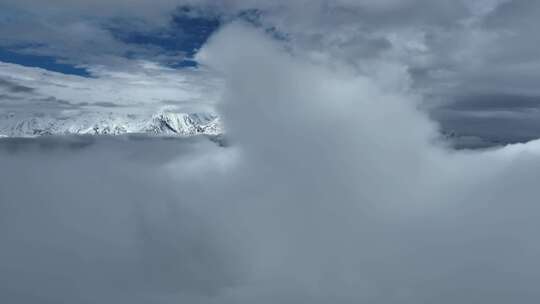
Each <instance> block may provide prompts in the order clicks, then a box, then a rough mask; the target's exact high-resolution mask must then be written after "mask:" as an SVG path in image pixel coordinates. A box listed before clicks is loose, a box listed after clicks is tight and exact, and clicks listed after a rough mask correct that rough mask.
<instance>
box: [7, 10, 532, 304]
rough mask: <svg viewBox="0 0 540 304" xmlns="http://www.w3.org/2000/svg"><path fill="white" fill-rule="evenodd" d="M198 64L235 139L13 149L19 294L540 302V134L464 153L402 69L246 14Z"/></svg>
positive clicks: (10, 193)
mask: <svg viewBox="0 0 540 304" xmlns="http://www.w3.org/2000/svg"><path fill="white" fill-rule="evenodd" d="M387 3H389V5H390V4H391V3H394V2H392V1H389V2H387ZM382 8H384V6H383V7H382ZM382 8H381V9H382ZM198 60H199V61H200V62H201V63H202V64H203V65H204V66H206V67H207V68H208V69H212V70H214V71H216V73H219V74H220V75H222V76H223V79H224V81H225V88H224V92H223V96H222V98H221V104H220V106H219V107H220V111H221V113H222V115H223V117H224V121H225V124H226V128H227V130H228V132H229V136H230V144H231V146H230V147H228V148H221V147H217V146H215V145H214V144H212V143H210V142H207V141H204V140H198V139H192V140H191V141H188V142H184V143H182V142H177V141H157V142H155V141H153V142H151V144H149V142H140V141H135V142H133V141H123V140H118V141H110V140H106V139H94V140H95V142H93V144H92V141H91V142H89V143H88V142H85V141H83V142H81V139H75V140H74V141H69V139H64V141H66V140H67V142H64V144H62V145H58V144H52V143H50V142H48V140H47V139H42V140H41V141H31V142H29V143H28V142H22V143H21V142H18V141H13V140H12V141H8V142H3V144H2V147H3V149H2V154H1V156H0V161H1V167H2V168H4V170H2V171H1V172H0V202H1V203H0V208H1V210H2V212H0V214H2V216H3V218H2V221H0V223H2V224H1V225H3V229H0V231H2V233H1V234H0V242H1V243H2V248H8V249H7V250H3V251H2V252H1V253H0V269H2V271H0V282H2V284H0V286H2V287H1V289H0V292H2V294H3V297H4V298H5V299H9V302H10V303H26V302H28V301H33V302H36V301H37V302H43V303H48V302H51V303H56V302H59V301H60V302H61V301H69V302H70V303H96V302H99V303H118V302H129V303H148V302H153V303H177V302H189V303H276V302H279V303H329V302H331V303H358V302H369V303H411V304H412V303H432V302H436V303H442V304H445V303H449V304H450V303H478V302H481V303H484V302H486V303H508V302H533V301H535V300H536V299H538V297H539V296H540V294H539V292H538V289H537V287H536V285H537V284H536V282H537V280H538V276H539V275H540V270H539V269H538V267H537V266H536V265H537V263H536V257H537V255H538V250H539V248H540V247H539V244H538V242H537V241H536V239H537V238H536V234H537V230H538V220H537V218H536V214H537V212H535V211H536V209H537V204H536V201H537V197H538V195H539V194H540V193H539V190H538V187H537V185H536V184H537V180H538V173H537V172H539V170H538V169H539V168H537V167H538V157H539V153H540V152H539V151H540V145H539V143H538V142H531V143H528V144H525V145H514V146H509V147H506V148H503V149H498V150H493V151H475V152H456V151H449V150H446V149H445V148H444V147H442V146H441V145H440V144H439V143H437V141H436V138H437V128H436V125H435V124H434V123H433V122H431V121H430V120H429V119H428V118H427V115H426V113H424V112H422V111H420V110H418V106H419V105H420V104H421V103H422V99H421V96H420V95H419V94H417V93H416V92H415V90H412V89H411V88H410V85H411V83H412V80H411V78H410V76H409V74H408V73H407V69H406V67H404V66H403V65H402V64H398V63H388V64H384V65H381V66H379V69H380V71H381V72H380V73H376V74H372V75H369V74H365V73H358V72H357V71H355V70H351V69H350V68H346V67H344V66H342V65H336V64H334V63H333V62H331V61H316V62H314V61H313V60H311V59H310V58H308V57H306V56H302V53H298V52H296V51H294V50H291V49H290V48H288V47H287V43H286V42H284V41H283V40H280V39H276V38H275V36H273V35H272V33H267V32H265V31H263V30H260V29H259V30H257V29H253V28H252V27H251V26H249V25H245V24H232V25H230V26H227V27H225V28H224V29H222V30H221V31H220V32H219V33H217V34H216V35H215V36H213V37H212V38H211V40H210V41H209V42H208V44H207V45H206V46H205V47H204V48H203V49H202V50H201V51H200V53H199V54H198ZM103 140H105V141H103ZM62 147H64V148H62ZM66 147H68V148H66ZM69 147H71V148H69ZM75 177H76V178H75Z"/></svg>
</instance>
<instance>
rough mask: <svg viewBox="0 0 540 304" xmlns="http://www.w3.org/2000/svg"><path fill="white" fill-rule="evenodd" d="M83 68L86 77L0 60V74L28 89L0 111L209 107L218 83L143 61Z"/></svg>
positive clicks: (8, 100) (202, 74)
mask: <svg viewBox="0 0 540 304" xmlns="http://www.w3.org/2000/svg"><path fill="white" fill-rule="evenodd" d="M89 71H90V72H91V74H92V77H91V78H87V77H80V76H73V75H65V74H61V73H56V72H50V71H46V70H43V69H39V68H30V67H23V66H20V65H16V64H9V63H3V62H0V79H4V80H6V81H9V82H10V83H14V84H17V85H19V86H24V87H28V88H31V89H32V91H31V92H22V93H21V94H20V95H21V96H19V97H20V98H18V99H16V100H14V99H12V98H9V97H5V98H4V99H2V100H0V106H3V108H4V109H3V110H4V111H23V112H35V113H39V112H53V113H54V111H58V110H59V109H58V106H59V104H58V102H60V103H61V105H63V106H65V105H66V104H70V105H72V106H73V107H74V108H75V109H76V110H82V111H84V110H88V109H90V108H93V109H96V108H99V107H100V106H102V105H110V106H111V107H113V106H114V107H116V109H107V110H108V111H135V112H137V111H150V112H152V111H156V110H159V109H161V108H166V107H169V108H172V107H176V108H177V109H179V110H182V108H183V109H189V108H191V109H197V108H198V109H199V110H211V109H212V108H213V106H214V104H215V102H216V99H217V94H218V93H219V91H220V86H221V84H220V82H221V81H220V80H219V79H217V78H215V77H212V76H211V75H209V74H208V73H206V72H205V71H204V70H197V71H196V70H190V69H184V70H176V69H171V68H167V67H163V66H161V65H158V64H155V63H152V62H144V61H140V62H136V63H133V64H132V65H131V66H130V67H129V69H127V70H118V69H112V70H111V69H109V68H107V67H105V66H94V67H91V68H89ZM4 90H8V89H7V88H4ZM44 101H45V102H44Z"/></svg>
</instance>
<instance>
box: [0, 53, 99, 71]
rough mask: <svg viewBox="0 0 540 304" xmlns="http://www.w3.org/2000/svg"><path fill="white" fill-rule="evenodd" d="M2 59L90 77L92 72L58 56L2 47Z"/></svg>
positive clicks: (0, 55) (0, 57) (0, 58)
mask: <svg viewBox="0 0 540 304" xmlns="http://www.w3.org/2000/svg"><path fill="white" fill-rule="evenodd" d="M0 61H3V62H8V63H14V64H19V65H23V66H27V67H37V68H42V69H46V70H49V71H54V72H59V73H63V74H68V75H77V76H82V77H90V76H91V75H90V73H89V72H88V71H87V70H86V69H84V68H81V67H78V66H75V65H71V64H67V63H60V62H59V59H58V58H55V57H51V56H41V55H29V54H23V53H21V52H16V51H13V50H8V49H5V48H1V47H0Z"/></svg>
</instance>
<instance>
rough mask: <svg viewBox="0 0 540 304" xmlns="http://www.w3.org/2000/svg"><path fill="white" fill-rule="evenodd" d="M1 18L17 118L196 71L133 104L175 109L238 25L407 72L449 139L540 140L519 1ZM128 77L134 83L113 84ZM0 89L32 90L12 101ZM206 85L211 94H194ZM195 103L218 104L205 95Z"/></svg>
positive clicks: (43, 12) (320, 1) (367, 2)
mask: <svg viewBox="0 0 540 304" xmlns="http://www.w3.org/2000/svg"><path fill="white" fill-rule="evenodd" d="M0 11H1V13H0V24H1V26H0V61H1V62H3V65H2V70H3V72H4V73H3V74H4V75H3V76H2V85H1V86H0V89H1V90H2V91H1V92H0V99H1V100H0V102H1V103H2V104H12V103H14V101H15V100H20V99H23V100H24V101H25V102H21V109H20V110H21V111H34V112H40V111H46V112H48V111H50V110H49V109H48V106H47V105H44V104H43V103H42V102H34V101H35V100H36V99H38V100H39V99H50V100H53V99H58V100H65V101H67V102H69V103H71V104H79V105H84V104H96V103H97V105H98V106H97V108H98V109H99V104H116V103H118V104H124V103H125V101H124V100H120V101H118V100H117V99H123V98H122V97H117V96H114V93H113V94H112V95H113V96H99V98H97V97H95V96H96V95H102V92H104V91H106V90H107V89H104V88H108V87H113V86H114V87H117V90H118V92H121V93H119V95H122V96H126V95H127V93H124V90H126V91H128V90H130V85H131V84H132V83H139V82H144V83H151V82H153V81H154V80H155V78H157V77H155V75H156V74H159V76H158V77H166V78H169V81H175V80H174V79H175V78H174V77H177V78H178V82H185V79H186V78H190V77H193V74H196V75H197V76H196V77H199V78H202V79H204V78H208V79H209V80H208V81H204V80H200V79H197V80H195V81H193V82H194V83H195V85H194V88H191V87H189V85H184V86H181V87H180V86H179V87H178V88H171V83H170V82H165V83H164V87H163V88H159V86H156V84H155V83H152V86H151V87H149V88H145V89H141V90H140V91H139V92H138V94H136V95H137V97H133V96H130V97H129V98H130V100H131V103H132V104H135V105H138V104H143V107H146V109H151V110H152V111H154V110H155V109H156V108H162V107H163V105H162V103H164V102H165V103H169V104H170V103H171V102H173V103H176V105H178V107H180V108H181V107H182V104H183V103H184V102H186V98H183V96H186V95H192V94H193V93H192V92H191V91H198V90H199V91H200V90H203V91H207V92H210V91H213V92H217V91H219V90H220V88H219V85H217V84H216V82H217V81H218V80H216V77H217V76H216V75H214V73H211V72H209V71H207V70H206V69H205V67H204V66H200V65H199V63H198V62H197V60H196V59H195V55H196V53H197V51H198V50H199V49H200V48H201V47H202V46H203V45H204V44H205V42H206V40H207V39H208V37H209V36H210V35H211V34H212V33H214V32H215V31H216V30H217V29H218V28H220V27H221V26H223V25H226V24H228V23H231V22H236V21H239V20H240V21H243V22H246V23H249V24H251V25H253V26H255V27H258V28H262V29H264V30H265V31H267V32H269V33H271V34H272V35H274V36H275V37H276V38H277V39H280V40H282V41H283V44H284V47H286V48H288V49H289V51H290V52H292V53H302V54H304V55H305V57H306V58H309V60H312V61H314V62H324V61H331V62H332V63H333V64H335V65H336V66H338V65H344V66H347V67H348V68H350V69H351V70H353V71H354V72H356V73H360V74H377V73H378V72H379V66H380V65H381V63H385V64H396V65H400V66H402V68H403V69H406V70H407V73H408V75H409V77H410V81H411V84H410V87H411V89H414V90H415V91H416V92H417V93H418V94H421V95H422V96H423V104H422V107H424V108H425V109H426V111H428V112H429V113H430V115H431V116H432V118H433V119H435V120H437V121H438V122H439V123H440V124H441V128H442V129H444V131H446V132H456V133H459V134H464V135H478V136H482V137H486V138H490V139H498V140H502V141H504V142H514V141H526V140H530V139H534V138H536V137H538V136H537V134H538V133H539V132H540V125H539V124H538V123H537V121H538V119H537V118H538V100H539V99H538V98H539V96H540V95H539V94H540V92H539V91H538V86H537V74H538V73H537V72H538V67H539V64H540V61H539V56H538V52H537V47H538V41H536V40H537V39H535V38H534V37H535V36H536V35H535V33H534V28H535V26H534V25H535V22H536V19H537V17H538V14H539V11H540V8H539V6H538V5H537V4H534V3H531V2H530V1H526V0H513V1H508V0H477V1H461V0H460V1H449V0H442V1H436V2H434V1H426V0H385V1H371V0H364V1H347V0H340V1H326V0H316V1H303V0H296V1H272V2H271V3H267V1H257V0H228V1H218V2H216V1H204V0H199V1H195V0H185V1H183V0H158V1H153V2H152V3H151V4H149V3H148V2H146V1H127V0H119V1H114V3H109V2H108V1H84V0H77V1H62V0H46V1H32V0H23V1H15V0H13V1H12V0H4V1H2V3H1V4H0ZM6 63H10V64H13V65H6ZM159 69H162V70H163V71H162V72H160V71H158V70H159ZM38 73H40V74H43V75H46V76H44V77H46V78H47V79H51V81H52V82H54V81H55V80H53V79H58V81H60V82H62V81H65V79H66V78H69V77H67V76H66V75H70V76H73V77H71V79H76V80H75V81H76V82H77V83H79V85H80V86H82V87H84V90H85V91H86V90H87V89H88V90H90V91H92V92H93V93H92V94H90V95H91V96H88V94H83V93H79V94H74V93H73V90H72V89H71V87H70V85H67V88H66V92H64V91H63V90H60V89H55V90H54V92H51V89H50V88H49V86H48V84H44V83H43V82H42V81H39V80H36V79H35V78H33V79H29V77H27V76H24V75H28V74H34V75H35V74H38ZM123 73H128V74H129V75H130V80H129V82H130V83H126V82H128V81H126V79H125V78H126V77H123V76H118V75H126V74H123ZM172 74H176V75H174V76H171V75H172ZM19 76H20V77H19ZM117 76H118V77H119V79H116V78H115V77H117ZM171 77H172V78H171ZM217 78H219V77H217ZM6 83H10V84H14V85H20V86H24V87H29V88H33V89H34V90H32V92H13V91H12V90H11V89H10V86H9V85H6ZM96 83H100V84H99V85H96ZM101 83H103V84H102V85H103V86H104V87H101ZM206 83H212V85H211V87H210V88H202V89H201V88H200V87H204V86H205V84H206ZM172 86H174V84H173V85H172ZM171 89H172V91H171ZM115 91H116V90H115ZM163 91H168V92H174V93H173V94H177V95H178V96H180V97H178V98H174V97H172V96H170V94H162V93H161V92H163ZM38 93H39V95H40V96H39V97H37V96H36V95H38ZM139 93H140V94H139ZM195 94H197V93H195ZM215 94H218V93H215ZM164 95H165V96H164ZM66 96H68V97H66ZM201 98H202V99H206V103H207V104H213V103H215V101H216V98H215V96H212V94H209V96H207V97H201ZM188 102H189V101H188ZM34 103H35V105H33V104H34ZM51 107H53V108H54V107H55V105H54V103H52V105H51ZM6 108H9V109H10V110H9V111H14V109H13V107H12V106H7V107H6ZM139 109H141V107H139ZM103 110H104V111H106V110H107V109H103Z"/></svg>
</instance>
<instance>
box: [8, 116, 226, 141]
mask: <svg viewBox="0 0 540 304" xmlns="http://www.w3.org/2000/svg"><path fill="white" fill-rule="evenodd" d="M221 133H222V127H221V123H220V120H219V118H218V117H217V116H216V115H215V114H213V113H177V112H169V111H161V112H158V113H153V114H140V113H139V114H126V113H113V112H110V113H101V112H82V113H76V114H74V113H66V114H63V115H50V114H44V113H39V114H22V113H5V114H0V137H36V136H43V135H122V134H149V135H156V136H192V135H199V134H205V135H219V134H221Z"/></svg>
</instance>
